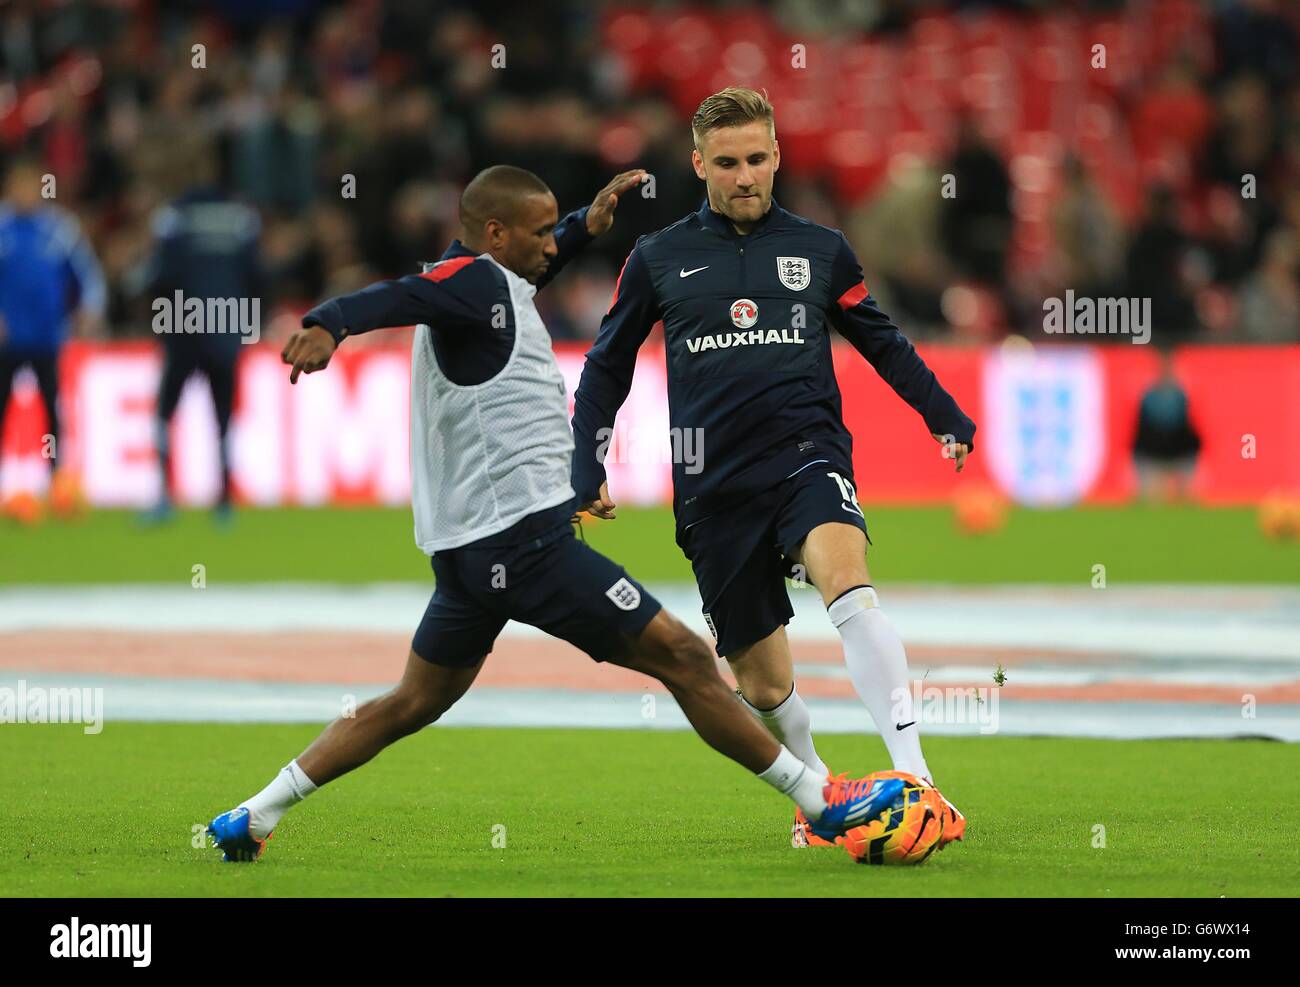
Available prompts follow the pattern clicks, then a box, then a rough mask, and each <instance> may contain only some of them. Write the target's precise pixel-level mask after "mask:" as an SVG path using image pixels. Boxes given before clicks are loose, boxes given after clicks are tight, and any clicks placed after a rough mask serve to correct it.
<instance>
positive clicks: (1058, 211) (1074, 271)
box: [1052, 155, 1124, 298]
mask: <svg viewBox="0 0 1300 987" xmlns="http://www.w3.org/2000/svg"><path fill="white" fill-rule="evenodd" d="M1063 177H1064V188H1063V189H1062V191H1061V198H1060V199H1059V200H1058V201H1057V203H1056V205H1055V207H1054V208H1053V210H1052V228H1053V232H1055V234H1056V244H1057V248H1058V250H1059V251H1060V264H1061V271H1060V279H1061V286H1062V287H1065V288H1073V289H1074V292H1075V294H1076V295H1080V296H1086V297H1088V298H1109V297H1113V296H1114V295H1117V294H1118V293H1119V289H1120V288H1121V287H1122V286H1121V285H1120V283H1119V282H1120V260H1121V259H1122V258H1123V256H1124V234H1123V229H1122V227H1121V226H1120V224H1119V220H1118V219H1117V218H1116V216H1115V211H1114V209H1112V208H1111V206H1110V203H1109V202H1108V201H1107V200H1106V196H1105V195H1103V194H1102V191H1101V189H1100V188H1098V187H1097V183H1096V182H1095V181H1093V180H1092V177H1091V176H1090V175H1089V174H1088V172H1087V170H1086V169H1085V168H1084V166H1083V162H1082V161H1080V160H1079V158H1078V157H1077V156H1076V155H1070V156H1069V157H1068V158H1066V161H1065V168H1064V176H1063Z"/></svg>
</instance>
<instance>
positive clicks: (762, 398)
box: [573, 88, 975, 846]
mask: <svg viewBox="0 0 1300 987" xmlns="http://www.w3.org/2000/svg"><path fill="white" fill-rule="evenodd" d="M692 132H693V136H694V139H695V151H694V152H693V156H692V161H693V164H694V168H695V172H696V175H697V177H699V178H700V179H702V180H703V181H704V182H705V185H706V189H707V201H706V202H705V203H704V205H703V206H702V207H701V208H700V210H699V211H698V212H697V213H693V214H691V215H688V216H686V217H685V218H684V219H682V220H681V221H679V222H677V223H675V224H673V225H672V226H669V227H668V228H666V229H663V230H660V231H659V232H657V233H654V234H652V235H650V236H645V237H642V238H640V239H639V240H638V241H637V243H636V246H635V247H634V248H633V250H632V252H631V254H630V255H629V256H628V258H627V261H626V263H625V264H624V266H623V270H622V273H621V274H620V275H619V279H618V283H617V286H616V288H615V293H614V298H613V301H612V304H611V307H610V309H609V312H608V313H607V315H606V316H605V318H604V321H603V322H602V324H601V327H600V333H599V335H598V336H597V339H596V342H595V344H594V346H593V347H592V349H591V351H590V353H588V355H587V360H586V365H585V367H584V369H583V372H582V378H581V381H580V383H579V385H578V390H577V392H576V394H575V396H574V413H573V431H574V442H575V449H574V456H573V487H574V490H575V491H576V492H577V494H578V497H579V499H580V501H581V502H582V503H583V505H584V506H585V507H586V509H587V510H589V511H590V512H591V513H592V514H594V515H596V516H598V517H606V518H608V517H613V516H614V507H615V504H614V501H613V500H612V499H611V495H610V491H609V489H608V485H607V482H606V473H605V466H604V457H605V454H606V452H607V451H608V449H609V448H610V445H611V439H613V438H615V437H616V435H615V433H614V432H613V425H614V418H615V414H616V412H617V411H618V408H619V406H620V405H621V404H622V403H623V401H624V399H625V398H626V397H627V394H628V390H629V388H630V386H631V382H632V373H633V368H634V366H635V363H636V355H637V349H638V348H639V347H640V345H641V343H642V342H643V341H644V340H645V339H646V337H647V335H648V334H649V332H650V330H651V328H652V327H653V326H654V325H655V324H656V323H657V322H659V321H660V320H662V322H663V326H664V345H665V347H666V351H667V370H668V406H669V421H670V425H671V427H672V430H673V431H672V434H673V436H674V437H676V439H677V440H678V441H677V443H676V448H677V449H678V450H679V451H680V450H685V449H689V450H691V451H692V455H691V456H689V457H686V456H682V455H675V456H674V459H675V460H678V461H676V462H674V465H673V485H674V499H673V508H674V513H675V515H676V521H677V542H678V544H679V545H680V546H681V548H682V549H683V551H684V552H685V553H686V555H687V557H688V558H689V559H690V561H691V564H692V567H693V568H694V571H695V577H696V581H697V583H698V585H699V589H700V595H701V597H702V599H703V601H704V617H705V620H706V622H707V623H708V625H709V628H710V630H711V631H712V632H713V634H714V637H715V638H716V639H717V650H718V653H719V654H720V655H723V656H724V657H726V658H727V660H728V661H729V662H730V664H731V667H732V670H733V672H734V673H735V675H736V679H737V682H738V684H739V686H740V693H741V695H742V697H743V698H744V699H745V700H746V702H748V703H749V704H750V706H751V707H752V708H753V709H754V711H755V712H756V713H757V714H758V715H759V716H760V717H761V718H762V719H763V720H764V721H765V722H766V723H767V724H768V726H769V727H770V728H771V729H772V730H773V732H774V733H775V734H776V736H777V739H779V740H783V741H784V742H785V743H786V745H787V746H788V747H789V748H790V750H791V751H793V752H794V753H795V754H797V755H799V756H801V757H802V758H803V759H804V761H805V763H807V764H810V765H811V766H813V767H814V768H816V769H817V770H818V771H825V764H824V763H823V762H822V761H821V759H820V758H819V757H818V755H817V753H816V750H815V748H814V745H813V742H812V736H811V733H810V727H809V714H808V711H807V708H806V707H805V706H804V704H803V701H802V700H801V699H800V698H799V696H798V694H797V693H796V692H795V688H794V672H793V659H792V656H791V653H790V646H789V642H788V640H787V638H786V633H785V624H786V623H787V622H788V621H789V620H790V618H791V617H792V616H793V613H794V611H793V609H792V607H791V605H790V599H789V596H788V595H787V592H786V588H785V582H784V579H785V577H786V576H795V577H802V578H803V579H805V580H806V581H808V582H811V583H812V584H813V585H814V586H815V587H816V588H817V589H818V591H819V592H820V593H821V596H822V598H823V600H824V602H825V604H826V607H827V611H828V613H829V615H830V618H831V620H832V622H833V623H834V624H835V626H836V628H837V629H838V631H839V634H840V637H841V639H842V642H843V646H844V656H845V663H846V665H847V667H848V671H849V674H850V677H851V678H852V680H853V683H854V685H855V686H856V687H857V690H858V693H859V695H860V697H861V698H862V700H863V703H864V705H866V706H867V708H868V709H869V711H870V712H871V715H872V717H873V719H874V720H875V722H876V725H877V728H878V729H879V730H880V732H881V734H882V736H883V738H884V740H885V743H886V746H887V747H888V748H889V751H890V754H891V756H892V757H893V761H894V767H895V769H897V770H900V771H906V772H909V773H911V774H914V775H916V776H918V777H920V778H922V779H925V780H926V781H932V778H931V775H930V769H929V767H928V766H927V765H926V762H925V759H924V757H923V756H922V753H921V745H920V739H919V737H918V735H917V728H916V716H914V715H913V712H912V703H911V690H910V688H909V682H908V677H907V676H908V672H907V659H906V655H905V653H904V650H903V645H902V642H901V640H900V639H899V637H898V634H897V633H896V632H895V631H894V629H893V627H892V626H891V625H890V624H889V622H888V621H887V620H886V619H885V616H884V614H883V613H882V612H881V611H880V609H879V601H878V599H877V597H876V593H875V590H874V588H873V587H872V586H871V583H870V581H869V580H870V577H869V575H868V573H867V567H866V546H867V537H866V522H865V519H864V517H863V512H862V508H861V506H860V505H859V504H858V500H857V496H856V493H855V486H854V479H853V458H852V438H851V436H850V435H849V432H848V430H847V429H846V428H845V426H844V421H843V416H842V414H841V408H840V392H839V387H838V385H837V382H836V378H835V372H834V368H833V365H832V359H831V333H832V331H834V332H837V333H839V334H840V335H841V336H843V337H844V338H845V339H847V340H848V341H849V342H850V343H851V344H852V345H853V346H854V347H855V348H856V349H857V350H858V352H860V353H861V354H862V356H863V357H865V358H866V360H867V361H868V362H869V363H870V364H871V365H872V367H874V368H875V370H876V371H877V373H879V374H880V376H881V377H883V378H884V380H885V381H886V382H887V383H888V384H889V385H890V386H891V387H892V388H893V389H894V390H895V391H896V392H897V393H898V395H899V396H900V397H901V398H903V400H905V401H906V402H907V403H908V404H910V405H911V406H912V407H913V408H914V409H915V410H916V412H917V413H918V414H919V415H920V416H921V418H922V420H923V422H924V426H925V430H926V431H927V432H929V433H930V434H931V435H932V436H933V438H934V439H935V440H937V441H939V442H940V443H941V444H942V450H941V451H942V452H943V453H944V454H945V455H947V456H948V457H949V458H952V459H954V460H955V465H956V468H957V469H958V470H959V471H960V470H961V469H962V467H963V465H964V463H965V459H966V456H967V455H968V454H969V452H970V450H971V449H972V448H973V441H974V435H975V424H974V422H972V421H971V419H970V418H968V417H967V416H966V415H965V414H964V413H963V412H962V410H961V408H959V407H958V405H957V402H956V401H954V400H953V398H952V397H951V396H950V395H949V394H948V392H947V391H945V390H944V389H943V387H941V386H940V384H939V382H938V381H937V380H936V379H935V376H934V374H933V373H932V372H931V371H930V369H929V368H928V367H927V366H926V365H925V363H924V362H923V361H922V360H921V358H920V357H919V356H918V355H917V353H916V350H915V349H913V347H912V344H911V343H910V342H909V341H908V340H907V339H906V338H905V337H904V336H903V334H902V333H901V332H900V331H899V329H898V327H897V326H895V325H894V324H893V323H892V322H891V321H890V320H889V318H888V316H886V315H885V314H884V313H883V312H881V310H880V308H879V307H878V306H877V305H876V302H875V299H873V298H872V297H871V293H870V292H869V290H868V289H867V286H866V284H865V282H864V281H863V275H862V269H861V268H860V267H859V265H858V261H857V259H856V257H855V256H854V253H853V249H852V247H850V246H849V243H848V241H847V240H845V238H844V235H843V234H842V233H840V232H839V231H838V230H832V229H827V228H826V227H823V226H819V225H818V224H816V223H813V222H811V221H810V220H807V219H804V218H802V217H800V216H796V215H794V214H793V213H790V212H787V211H786V210H784V209H782V208H781V207H780V206H779V205H777V204H776V202H775V201H774V200H773V199H772V185H773V179H774V176H775V173H776V170H777V168H778V167H779V165H780V149H779V147H778V146H777V143H776V135H775V124H774V112H773V109H772V106H771V104H770V103H768V101H767V99H766V98H765V97H764V96H762V95H761V94H759V93H756V92H754V91H753V90H748V89H738V88H733V89H727V90H723V91H722V92H720V93H716V94H714V95H713V96H710V97H709V98H708V99H706V100H705V101H704V102H703V103H702V104H701V106H700V108H699V111H698V112H697V113H696V115H695V117H694V119H693V120H692ZM927 441H928V440H927ZM954 812H955V810H954ZM792 840H793V842H794V843H795V845H797V846H805V845H808V842H807V831H806V827H805V826H804V825H803V822H802V820H800V819H799V818H798V817H796V821H795V829H794V832H793V835H792Z"/></svg>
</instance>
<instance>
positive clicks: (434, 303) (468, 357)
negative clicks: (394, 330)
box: [302, 206, 593, 386]
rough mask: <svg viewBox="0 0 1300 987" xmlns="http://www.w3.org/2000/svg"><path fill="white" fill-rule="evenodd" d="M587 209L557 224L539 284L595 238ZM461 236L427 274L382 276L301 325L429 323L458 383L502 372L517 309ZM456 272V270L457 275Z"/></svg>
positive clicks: (442, 361) (354, 329) (339, 334)
mask: <svg viewBox="0 0 1300 987" xmlns="http://www.w3.org/2000/svg"><path fill="white" fill-rule="evenodd" d="M587 209H588V207H587V206H584V207H583V208H581V209H578V210H575V211H574V212H571V213H569V214H568V215H567V216H565V217H563V218H562V219H561V220H560V221H559V222H558V223H556V224H555V246H556V249H557V253H556V256H555V258H554V259H553V260H552V261H551V263H550V266H549V267H548V268H547V269H546V273H545V274H543V275H542V277H541V278H539V279H538V281H537V288H538V290H540V289H542V288H544V287H545V286H546V285H548V284H550V282H551V281H552V280H553V279H554V278H555V276H556V275H557V274H559V273H560V271H561V270H562V269H563V267H564V265H565V264H567V263H568V262H569V261H570V260H572V259H573V258H574V257H576V256H577V255H578V253H579V252H580V251H581V250H582V248H583V247H585V246H587V244H589V243H591V241H592V239H593V237H592V235H591V234H590V233H589V232H588V231H587ZM478 256H479V255H478V254H477V253H476V252H475V251H473V250H470V249H469V248H467V247H466V246H465V245H464V244H463V243H461V242H460V241H459V240H453V241H452V243H451V246H449V247H448V248H447V249H446V251H445V252H444V253H443V255H442V257H441V258H440V260H442V261H452V262H453V263H449V264H439V265H438V266H437V267H435V268H434V269H433V270H432V271H429V272H428V273H425V274H409V275H407V276H406V277H403V278H396V279H394V280H391V281H378V282H376V283H374V284H372V285H369V286H367V287H365V288H362V289H361V290H360V291H354V292H353V293H352V294H350V295H341V296H339V297H338V298H331V299H329V300H328V301H325V302H322V303H321V304H320V305H317V306H316V307H315V308H313V309H312V310H311V311H310V312H308V313H307V314H306V315H304V316H303V317H302V324H303V326H304V327H307V326H320V327H321V328H322V329H324V330H326V331H327V332H328V333H330V335H332V336H333V337H334V340H335V342H341V341H342V340H343V338H344V333H343V330H344V329H346V330H347V335H349V336H355V335H357V334H358V333H363V332H370V331H371V330H373V329H384V328H389V327H393V326H410V325H417V324H420V323H423V324H425V325H428V326H429V327H430V328H431V329H432V330H433V346H434V350H435V352H436V353H437V356H438V363H439V365H440V366H442V368H443V370H444V372H445V373H446V374H447V376H448V377H449V378H450V379H451V380H452V381H454V382H455V383H457V384H461V385H466V386H469V385H474V384H481V383H483V382H484V381H487V380H490V379H491V378H492V377H494V376H496V374H498V373H499V372H500V371H501V369H502V368H503V367H504V366H505V365H506V361H507V360H508V359H509V358H510V353H511V350H512V349H513V348H514V341H515V324H514V308H513V306H512V305H511V302H510V288H509V286H508V285H507V283H506V279H505V277H504V276H503V275H502V274H501V272H500V270H498V269H497V267H496V266H495V265H493V264H491V263H488V262H487V261H482V262H479V263H475V260H476V258H477V257H478ZM453 275H455V276H454V277H453Z"/></svg>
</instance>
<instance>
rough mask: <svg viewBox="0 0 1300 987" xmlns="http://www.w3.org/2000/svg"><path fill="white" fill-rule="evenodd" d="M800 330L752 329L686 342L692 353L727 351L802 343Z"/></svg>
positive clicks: (700, 337)
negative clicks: (744, 347)
mask: <svg viewBox="0 0 1300 987" xmlns="http://www.w3.org/2000/svg"><path fill="white" fill-rule="evenodd" d="M803 341H804V339H803V337H802V336H800V335H799V330H798V329H751V330H749V331H748V332H720V333H717V334H716V335H713V336H697V337H696V338H694V339H688V340H686V348H687V349H688V350H690V351H691V352H692V353H702V352H704V351H705V350H725V349H730V348H731V347H732V346H760V345H765V344H767V343H802V342H803Z"/></svg>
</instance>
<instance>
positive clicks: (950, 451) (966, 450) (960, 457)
mask: <svg viewBox="0 0 1300 987" xmlns="http://www.w3.org/2000/svg"><path fill="white" fill-rule="evenodd" d="M930 436H931V438H933V439H934V441H935V442H938V443H939V444H940V445H941V446H943V455H944V458H945V459H955V460H957V472H958V473H960V472H961V471H962V469H964V468H965V466H966V457H967V456H969V455H970V446H968V445H966V443H965V442H956V441H954V440H953V437H952V436H951V435H940V434H939V433H938V432H931V433H930Z"/></svg>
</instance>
